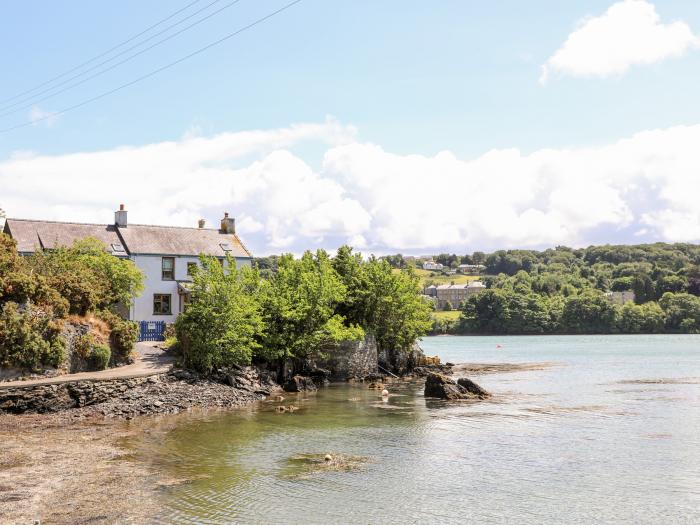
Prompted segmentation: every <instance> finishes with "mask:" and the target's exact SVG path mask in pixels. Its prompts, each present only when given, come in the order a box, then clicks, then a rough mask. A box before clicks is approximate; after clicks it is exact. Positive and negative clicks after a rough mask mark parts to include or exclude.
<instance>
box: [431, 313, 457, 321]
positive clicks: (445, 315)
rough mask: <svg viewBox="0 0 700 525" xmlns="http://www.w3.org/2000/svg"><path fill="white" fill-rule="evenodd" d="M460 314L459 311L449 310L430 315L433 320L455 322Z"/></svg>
mask: <svg viewBox="0 0 700 525" xmlns="http://www.w3.org/2000/svg"><path fill="white" fill-rule="evenodd" d="M461 314H462V312H460V311H459V310H449V311H446V312H445V311H442V310H440V311H438V312H433V313H432V314H431V315H432V316H433V319H443V320H445V321H456V320H457V319H459V316H460V315H461Z"/></svg>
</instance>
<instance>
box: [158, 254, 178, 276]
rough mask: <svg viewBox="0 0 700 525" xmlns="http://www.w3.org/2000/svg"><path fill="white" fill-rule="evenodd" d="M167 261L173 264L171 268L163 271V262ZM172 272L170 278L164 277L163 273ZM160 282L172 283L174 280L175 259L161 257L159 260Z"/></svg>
mask: <svg viewBox="0 0 700 525" xmlns="http://www.w3.org/2000/svg"><path fill="white" fill-rule="evenodd" d="M166 260H169V261H172V262H173V266H172V268H171V269H170V270H166V269H165V261H166ZM166 271H169V272H172V277H170V278H169V277H166V276H165V272H166ZM160 280H161V281H174V280H175V257H161V258H160Z"/></svg>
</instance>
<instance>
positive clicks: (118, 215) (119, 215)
mask: <svg viewBox="0 0 700 525" xmlns="http://www.w3.org/2000/svg"><path fill="white" fill-rule="evenodd" d="M114 224H116V225H117V226H119V227H120V228H126V210H125V209H124V205H123V204H120V205H119V209H118V210H117V211H115V212H114Z"/></svg>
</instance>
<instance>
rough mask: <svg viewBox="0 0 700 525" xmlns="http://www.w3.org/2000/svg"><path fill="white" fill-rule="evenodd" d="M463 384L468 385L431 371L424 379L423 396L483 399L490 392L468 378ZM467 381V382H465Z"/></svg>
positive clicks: (450, 398) (449, 398) (448, 398)
mask: <svg viewBox="0 0 700 525" xmlns="http://www.w3.org/2000/svg"><path fill="white" fill-rule="evenodd" d="M462 379H464V380H466V381H465V382H464V384H466V385H468V387H465V386H462V385H461V384H459V383H456V382H455V381H454V380H453V379H451V378H449V377H447V376H445V375H442V374H436V373H434V372H431V373H430V374H428V377H427V378H426V379H425V391H424V395H425V397H437V398H439V399H447V400H451V401H453V400H459V399H475V398H476V399H484V398H486V397H489V396H490V394H489V393H488V392H486V390H484V389H482V388H481V387H480V386H479V385H477V384H476V383H474V382H473V381H469V379H466V378H462ZM467 382H468V383H467Z"/></svg>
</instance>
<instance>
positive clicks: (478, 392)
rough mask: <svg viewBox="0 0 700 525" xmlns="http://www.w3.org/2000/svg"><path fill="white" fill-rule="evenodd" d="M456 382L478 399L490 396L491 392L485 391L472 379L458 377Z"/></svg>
mask: <svg viewBox="0 0 700 525" xmlns="http://www.w3.org/2000/svg"><path fill="white" fill-rule="evenodd" d="M457 384H458V385H459V386H461V387H462V388H464V389H465V390H466V391H467V392H469V393H470V394H472V395H475V396H477V397H478V398H479V399H486V398H488V397H491V394H490V393H489V392H487V391H486V390H484V389H483V388H481V387H480V386H479V385H477V384H476V383H475V382H474V381H472V380H471V379H468V378H466V377H460V378H459V379H458V380H457Z"/></svg>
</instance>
